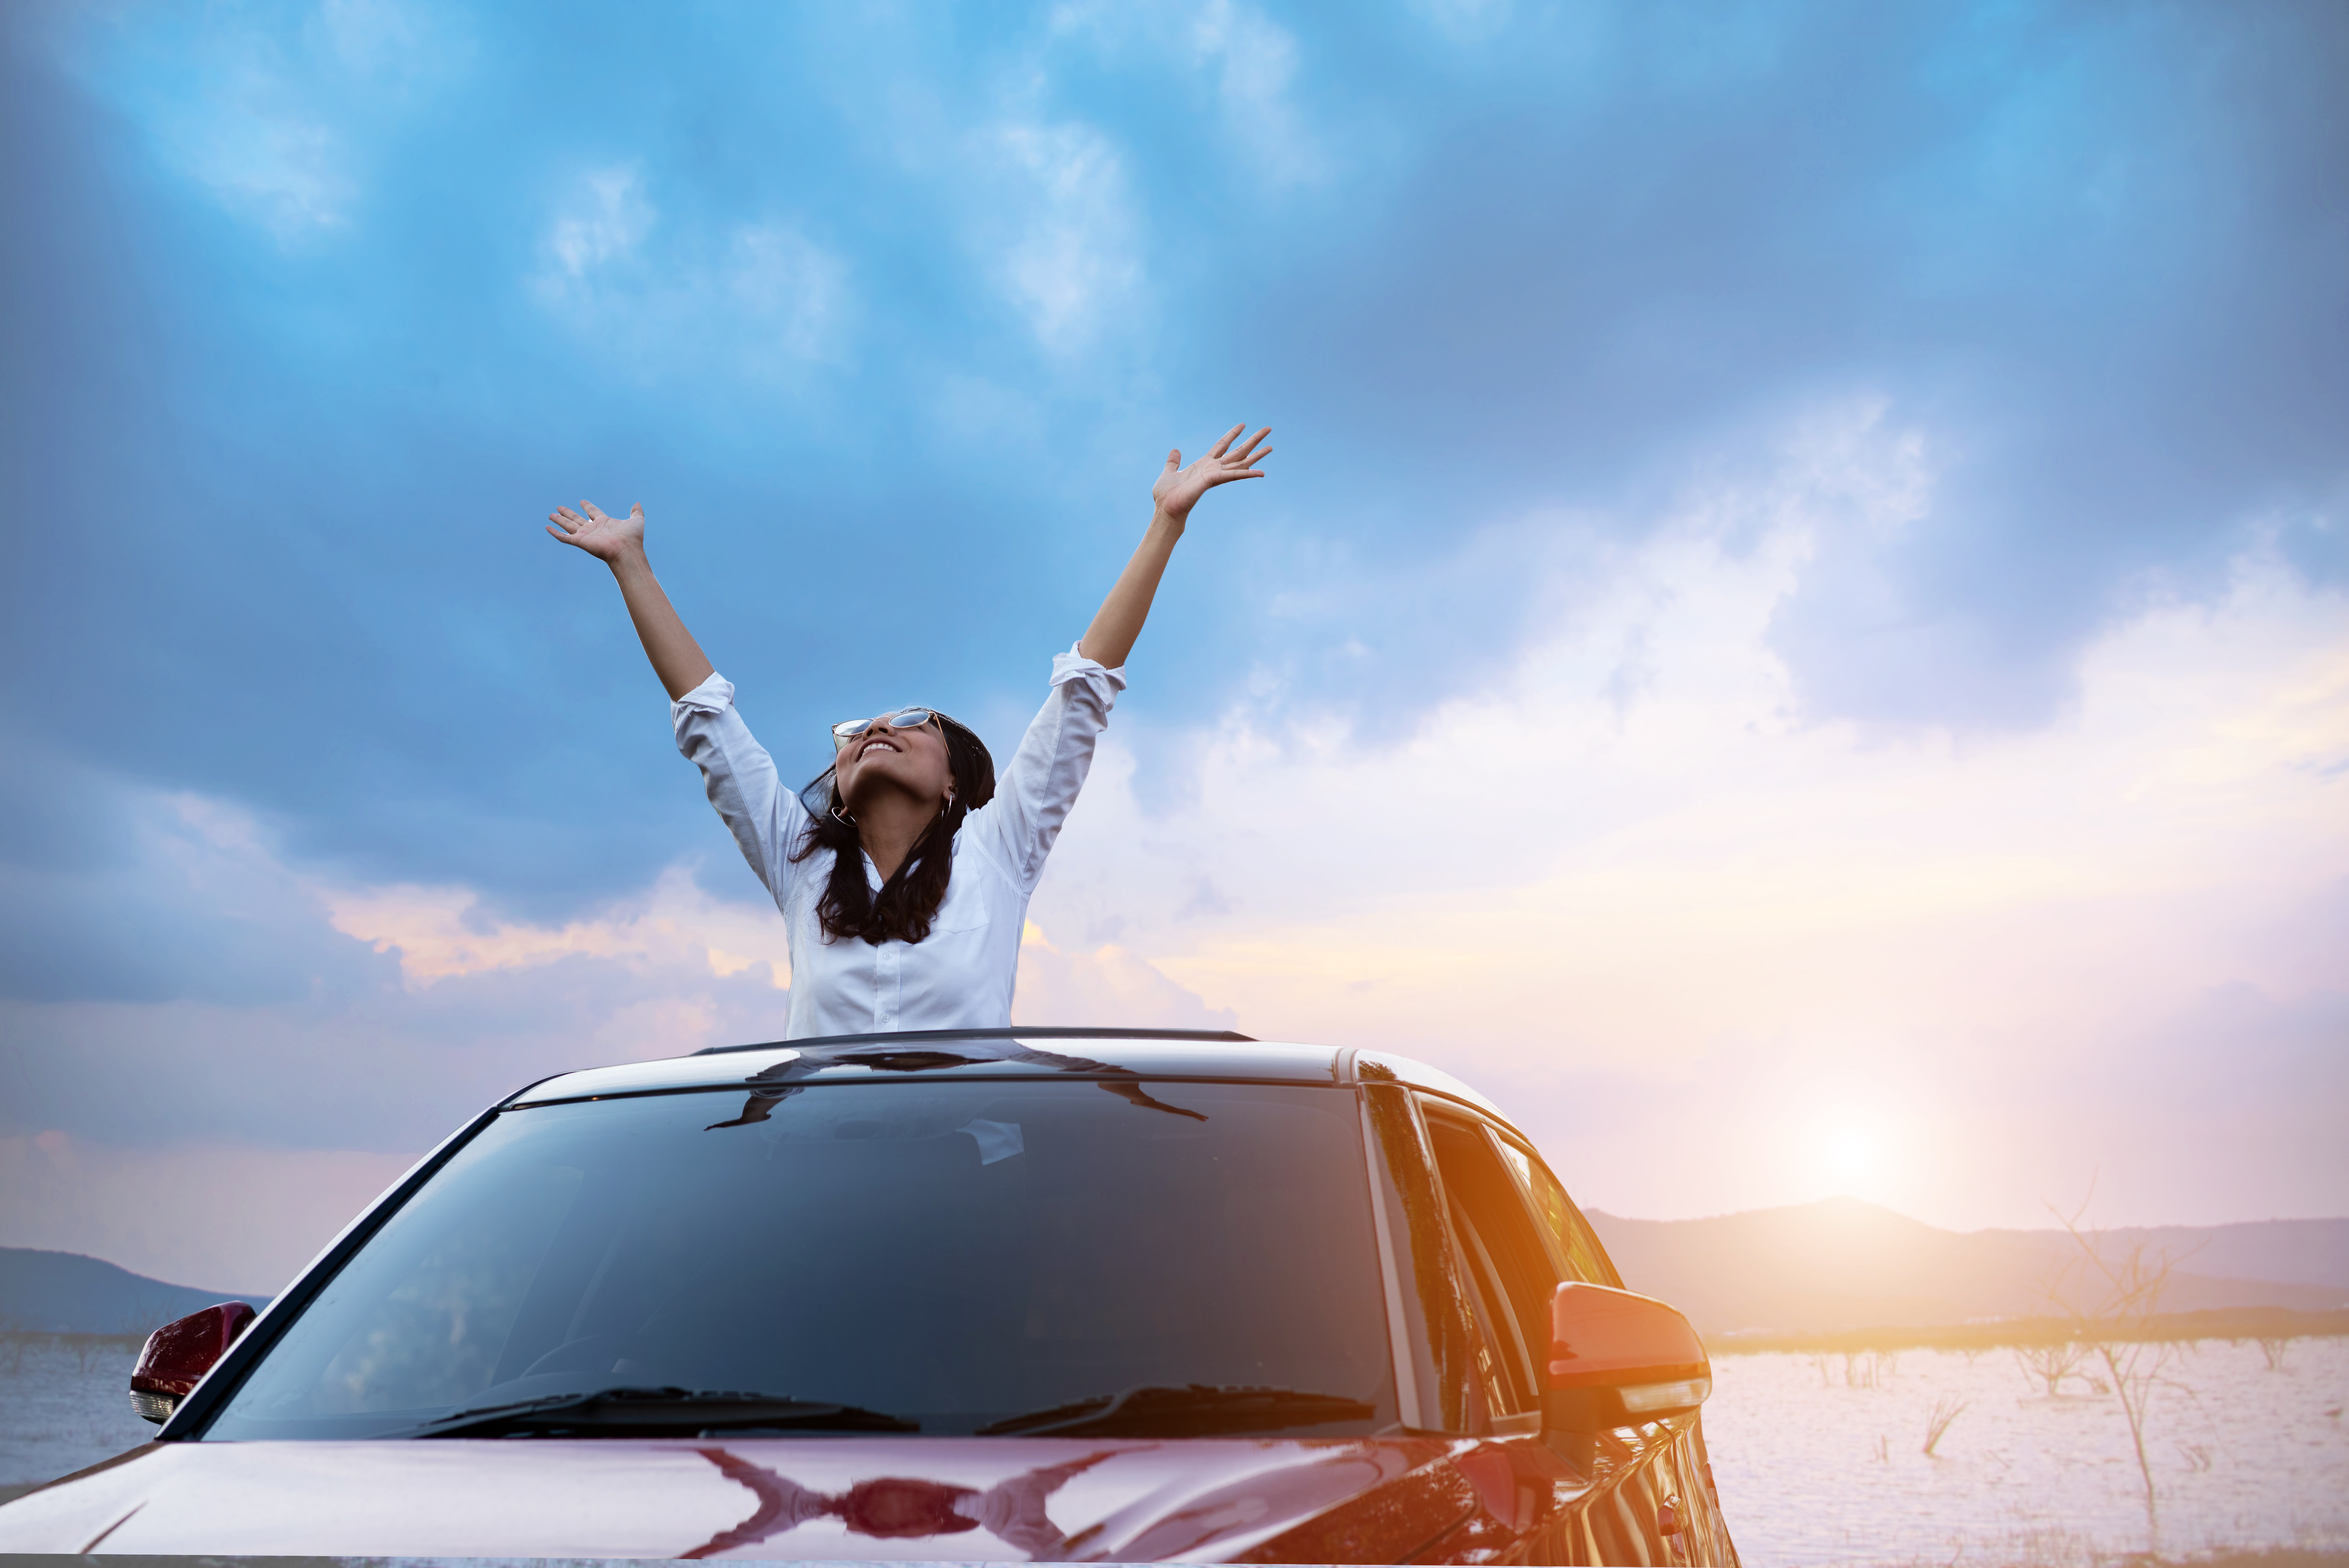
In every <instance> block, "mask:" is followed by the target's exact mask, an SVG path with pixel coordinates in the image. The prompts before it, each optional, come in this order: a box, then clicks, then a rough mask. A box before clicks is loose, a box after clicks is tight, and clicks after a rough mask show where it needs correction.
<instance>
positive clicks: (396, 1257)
mask: <svg viewBox="0 0 2349 1568" xmlns="http://www.w3.org/2000/svg"><path fill="white" fill-rule="evenodd" d="M790 1065H791V1064H783V1066H785V1067H789V1066H790ZM762 1076H765V1075H762ZM783 1076H784V1075H782V1074H780V1073H779V1074H777V1075H774V1076H772V1077H768V1078H767V1080H766V1081H765V1082H761V1083H756V1084H754V1085H750V1094H749V1097H748V1103H744V1102H740V1101H735V1100H734V1099H733V1098H732V1097H731V1096H732V1095H733V1094H739V1093H741V1092H742V1091H741V1090H740V1089H737V1090H734V1091H731V1092H730V1093H727V1094H725V1095H723V1096H720V1095H719V1094H711V1093H689V1094H677V1095H658V1096H644V1097H641V1098H634V1099H618V1100H605V1101H598V1102H587V1103H574V1104H568V1105H553V1106H539V1107H534V1108H530V1109H524V1110H519V1111H509V1112H506V1113H504V1114H502V1115H501V1116H498V1117H497V1118H496V1120H494V1121H493V1122H492V1124H491V1125H490V1126H489V1127H487V1128H485V1129H484V1130H483V1131H482V1132H481V1134H480V1135H479V1136H478V1137H476V1138H475V1139H474V1140H473V1141H472V1143H471V1144H470V1145H469V1146H468V1147H466V1148H465V1149H464V1150H462V1151H461V1152H460V1154H459V1155H458V1156H457V1157H456V1158H454V1159H452V1160H451V1161H450V1164H449V1165H448V1166H447V1167H445V1168H443V1169H442V1170H441V1171H440V1173H438V1174H437V1175H436V1176H435V1177H434V1178H433V1179H432V1180H431V1181H430V1182H429V1184H428V1185H427V1186H426V1187H425V1188H424V1189H423V1190H422V1191H421V1192H420V1193H419V1194H418V1196H417V1197H416V1198H415V1199H412V1200H411V1201H410V1202H409V1204H408V1206H407V1207H406V1208H405V1209H404V1210H402V1211H401V1212H400V1213H398V1215H396V1216H394V1217H393V1218H392V1219H391V1220H390V1221H389V1222H388V1223H387V1224H386V1225H385V1227H384V1228H383V1229H382V1230H381V1231H378V1233H377V1234H376V1235H375V1236H374V1237H373V1238H372V1239H371V1240H370V1241H368V1243H367V1246H366V1247H365V1248H363V1249H362V1250H361V1251H360V1252H359V1253H358V1255H357V1257H356V1258H354V1259H353V1260H352V1262H350V1263H349V1264H348V1265H347V1266H346V1267H345V1269H344V1270H343V1272H342V1273H341V1274H340V1275H339V1276H338V1277H337V1278H336V1279H335V1280H334V1281H333V1282H331V1283H330V1284H329V1285H328V1286H327V1287H326V1290H325V1291H324V1292H322V1293H320V1295H319V1297H318V1298H317V1299H316V1301H314V1302H313V1303H311V1304H310V1305H309V1307H308V1308H307V1309H305V1312H304V1313H303V1314H302V1315H301V1316H300V1317H299V1318H298V1319H297V1320H296V1321H295V1323H293V1324H291V1325H290V1326H289V1327H288V1328H287V1330H286V1331H285V1334H283V1335H282V1336H281V1337H280V1338H279V1339H278V1340H277V1341H276V1343H275V1344H274V1345H271V1346H270V1347H269V1350H268V1352H267V1353H266V1355H264V1357H263V1359H262V1360H261V1361H260V1363H259V1364H258V1365H257V1366H256V1367H255V1368H254V1371H253V1372H252V1373H251V1374H250V1375H249V1376H247V1378H246V1379H245V1381H244V1383H243V1386H242V1387H240V1388H239V1389H238V1390H237V1391H236V1392H235V1393H234V1394H233V1396H232V1397H230V1399H229V1400H228V1401H227V1402H226V1404H225V1405H224V1406H223V1407H222V1412H221V1414H220V1415H219V1417H217V1418H216V1419H215V1420H214V1421H213V1423H212V1426H211V1427H210V1428H209V1429H208V1430H207V1431H206V1432H205V1434H204V1436H206V1437H207V1438H264V1437H266V1438H347V1437H374V1436H388V1435H393V1434H396V1433H398V1432H402V1431H408V1430H413V1429H414V1428H417V1427H418V1426H419V1425H421V1424H423V1423H425V1422H429V1421H431V1420H434V1419H436V1418H439V1417H445V1416H447V1415H449V1414H450V1412H452V1411H455V1410H459V1409H461V1408H471V1407H483V1406H492V1405H501V1404H505V1403H510V1402H517V1401H525V1400H535V1399H541V1398H554V1397H563V1396H575V1395H579V1394H582V1393H590V1392H594V1391H595V1390H598V1389H604V1388H610V1387H615V1386H633V1387H637V1388H663V1387H667V1388H676V1389H746V1390H759V1391H761V1392H762V1393H763V1394H765V1395H767V1396H770V1397H774V1398H777V1399H796V1400H801V1401H808V1402H821V1403H829V1404H835V1405H843V1406H852V1407H863V1408H864V1409H866V1410H872V1411H885V1412H887V1413H889V1415H891V1416H893V1417H904V1418H905V1419H908V1420H911V1421H915V1422H916V1423H918V1425H919V1427H920V1429H922V1430H923V1431H926V1432H969V1431H972V1430H974V1429H975V1428H978V1427H981V1426H984V1425H986V1424H987V1423H988V1422H989V1421H993V1420H999V1419H1001V1418H1003V1417H1009V1416H1013V1415H1017V1414H1019V1413H1021V1412H1026V1411H1034V1410H1040V1409H1049V1408H1050V1407H1054V1406H1057V1405H1061V1404H1067V1403H1071V1402H1074V1401H1080V1400H1084V1399H1088V1398H1092V1397H1098V1396H1099V1395H1101V1394H1102V1391H1104V1390H1113V1389H1120V1388H1133V1387H1135V1386H1162V1387H1164V1386H1171V1387H1175V1388H1183V1387H1187V1386H1192V1385H1203V1386H1209V1387H1230V1388H1239V1387H1254V1388H1259V1389H1262V1388H1295V1389H1303V1390H1310V1391H1314V1392H1317V1393H1322V1394H1327V1395H1328V1396H1330V1397H1333V1398H1334V1399H1336V1400H1339V1401H1360V1402H1361V1405H1362V1406H1363V1407H1367V1411H1368V1413H1367V1414H1365V1415H1362V1416H1361V1417H1359V1418H1356V1419H1351V1420H1349V1421H1345V1422H1340V1423H1335V1424H1331V1423H1330V1422H1328V1421H1327V1420H1326V1418H1325V1419H1324V1420H1322V1421H1319V1422H1311V1423H1300V1425H1299V1430H1300V1431H1309V1432H1311V1433H1312V1434H1313V1435H1316V1436H1343V1435H1348V1434H1350V1433H1355V1432H1361V1431H1368V1430H1371V1429H1374V1428H1376V1427H1377V1426H1379V1425H1382V1424H1386V1423H1391V1422H1392V1420H1393V1419H1394V1414H1393V1396H1392V1373H1391V1368H1390V1364H1389V1359H1388V1351H1387V1338H1386V1325H1385V1322H1384V1318H1383V1315H1382V1312H1381V1287H1380V1283H1379V1274H1378V1269H1377V1260H1376V1256H1375V1252H1374V1243H1373V1241H1372V1231H1371V1217H1370V1195H1369V1189H1368V1184H1367V1181H1366V1179H1365V1174H1364V1165H1363V1160H1362V1153H1361V1142H1360V1137H1361V1134H1360V1122H1359V1119H1358V1118H1357V1116H1356V1114H1355V1112H1354V1108H1353V1101H1352V1096H1350V1095H1349V1094H1347V1093H1345V1092H1344V1091H1341V1090H1334V1089H1328V1090H1325V1089H1314V1088H1302V1087H1296V1086H1288V1085H1248V1084H1191V1083H1164V1082H1159V1083H1150V1084H1146V1085H1145V1084H1144V1083H1143V1082H1141V1081H1139V1080H1138V1079H1135V1078H1133V1077H1132V1076H1131V1075H1126V1076H1123V1077H1121V1078H1120V1079H1118V1080H1114V1081H1110V1082H1102V1081H1100V1080H1092V1081H1087V1080H1076V1079H1061V1080H1057V1081H1052V1080H1047V1081H1030V1080H1019V1081H1013V1082H968V1083H953V1082H943V1083H942V1082H938V1081H936V1080H931V1079H895V1080H885V1081H877V1082H876V1081H863V1082H854V1083H848V1084H839V1083H812V1084H811V1083H806V1082H789V1081H778V1080H781V1079H782V1078H783ZM1104 1089H1106V1090H1108V1091H1109V1093H1106V1094H1104V1093H1102V1090H1104ZM738 1104H739V1105H741V1107H742V1108H741V1109H740V1111H739V1112H738V1113H737V1114H735V1115H733V1116H724V1117H713V1116H711V1114H710V1112H711V1110H712V1109H713V1108H715V1107H716V1106H727V1107H731V1106H734V1105H738ZM1248 1429H1249V1430H1251V1431H1257V1432H1261V1431H1264V1430H1266V1429H1267V1428H1266V1427H1265V1426H1263V1425H1260V1424H1256V1423H1251V1424H1250V1425H1249V1428H1248Z"/></svg>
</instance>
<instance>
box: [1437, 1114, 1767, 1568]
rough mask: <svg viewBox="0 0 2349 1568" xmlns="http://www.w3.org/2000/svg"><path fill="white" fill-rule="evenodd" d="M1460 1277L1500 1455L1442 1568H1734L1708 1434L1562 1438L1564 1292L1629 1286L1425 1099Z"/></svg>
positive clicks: (1548, 1178) (1505, 1164)
mask: <svg viewBox="0 0 2349 1568" xmlns="http://www.w3.org/2000/svg"><path fill="white" fill-rule="evenodd" d="M1420 1108H1421V1111H1422V1115H1423V1118H1424V1121H1425V1125H1426V1128H1427V1138H1428V1144H1429V1147H1430V1148H1431V1150H1432V1152H1433V1157H1434V1160H1435V1165H1436V1169H1437V1174H1438V1179H1439V1182H1440V1185H1441V1187H1442V1189H1443V1199H1442V1202H1443V1209H1444V1219H1445V1222H1446V1224H1447V1225H1448V1226H1449V1227H1450V1229H1451V1231H1452V1236H1453V1243H1454V1251H1455V1256H1456V1262H1455V1269H1456V1272H1457V1274H1458V1276H1459V1277H1460V1278H1461V1280H1462V1281H1463V1282H1464V1285H1465V1287H1466V1290H1465V1293H1466V1294H1467V1295H1468V1296H1469V1297H1470V1304H1471V1306H1472V1308H1473V1315H1474V1318H1475V1333H1476V1335H1477V1337H1478V1340H1479V1342H1480V1343H1479V1345H1478V1347H1477V1351H1476V1354H1475V1364H1476V1365H1477V1366H1478V1368H1479V1370H1480V1372H1481V1373H1483V1374H1484V1384H1485V1390H1486V1399H1487V1402H1488V1404H1489V1406H1490V1408H1491V1411H1492V1417H1491V1419H1490V1421H1489V1423H1488V1429H1489V1432H1490V1437H1489V1440H1488V1441H1487V1442H1486V1443H1485V1445H1484V1446H1483V1447H1482V1448H1481V1449H1478V1450H1476V1451H1475V1452H1473V1453H1471V1454H1468V1455H1466V1456H1464V1457H1463V1459H1460V1460H1458V1461H1455V1462H1457V1463H1459V1464H1460V1466H1461V1468H1462V1469H1464V1471H1466V1472H1469V1473H1470V1480H1472V1482H1474V1483H1475V1485H1476V1488H1477V1491H1478V1494H1479V1498H1480V1500H1481V1501H1482V1502H1483V1504H1484V1508H1483V1510H1482V1513H1481V1515H1480V1517H1479V1518H1478V1519H1477V1520H1475V1521H1470V1522H1469V1523H1468V1524H1465V1525H1464V1526H1462V1527H1461V1528H1460V1529H1459V1530H1457V1531H1455V1532H1454V1535H1453V1536H1452V1537H1450V1538H1447V1539H1446V1540H1445V1541H1444V1542H1440V1543H1438V1547H1437V1550H1436V1552H1434V1553H1433V1554H1432V1555H1440V1556H1444V1557H1449V1558H1454V1559H1460V1560H1464V1559H1469V1558H1474V1559H1475V1560H1480V1561H1493V1560H1496V1559H1497V1560H1504V1561H1516V1562H1546V1563H1690V1562H1708V1563H1709V1562H1717V1561H1733V1553H1732V1552H1730V1551H1729V1550H1728V1548H1727V1538H1726V1535H1725V1534H1724V1533H1723V1532H1721V1531H1719V1529H1718V1528H1717V1523H1718V1513H1717V1511H1716V1510H1715V1509H1714V1507H1713V1500H1712V1497H1711V1493H1710V1488H1709V1486H1707V1485H1706V1484H1705V1480H1704V1477H1703V1472H1702V1450H1701V1449H1700V1448H1699V1447H1698V1446H1697V1445H1698V1442H1699V1439H1698V1438H1697V1437H1696V1432H1695V1425H1696V1424H1695V1421H1694V1420H1693V1418H1688V1419H1683V1420H1681V1421H1678V1422H1670V1423H1664V1422H1658V1423H1650V1424H1649V1425H1647V1426H1644V1427H1640V1428H1624V1429H1621V1430H1619V1431H1616V1432H1613V1433H1609V1434H1606V1435H1604V1436H1602V1437H1599V1438H1595V1439H1592V1440H1589V1441H1588V1442H1586V1443H1582V1444H1578V1445H1577V1444H1568V1443H1564V1442H1562V1441H1559V1440H1557V1439H1554V1438H1546V1437H1545V1436H1544V1435H1543V1432H1542V1429H1541V1396H1542V1389H1543V1386H1544V1376H1545V1371H1546V1368H1547V1361H1548V1353H1549V1303H1550V1297H1551V1294H1552V1293H1553V1292H1554V1291H1555V1290H1556V1289H1557V1285H1558V1283H1559V1282H1561V1281H1563V1280H1583V1281H1587V1282H1591V1283H1596V1284H1607V1285H1615V1284H1619V1279H1618V1278H1617V1276H1616V1274H1615V1271H1614V1268H1613V1266H1612V1264H1611V1263H1609V1262H1608V1259H1607V1256H1606V1253H1605V1251H1603V1250H1602V1249H1601V1248H1600V1247H1599V1244H1598V1241H1597V1238H1596V1237H1595V1236H1593V1235H1592V1234H1591V1232H1590V1230H1589V1227H1588V1223H1587V1222H1586V1221H1584V1220H1583V1219H1582V1216H1581V1214H1580V1212H1579V1211H1578V1210H1576V1209H1575V1208H1574V1205H1573V1202H1572V1200H1571V1199H1568V1197H1567V1194H1566V1189H1564V1187H1563V1186H1561V1185H1559V1184H1558V1182H1557V1179H1556V1178H1555V1177H1554V1176H1552V1175H1550V1173H1549V1171H1548V1169H1547V1168H1546V1167H1544V1166H1543V1165H1542V1164H1541V1162H1540V1160H1539V1159H1538V1158H1537V1157H1536V1156H1535V1155H1534V1153H1533V1151H1532V1149H1531V1148H1530V1147H1527V1146H1526V1145H1525V1144H1524V1143H1523V1141H1522V1140H1520V1139H1518V1138H1517V1137H1516V1136H1515V1135H1514V1133H1512V1132H1509V1131H1506V1130H1505V1129H1503V1128H1502V1127H1498V1126H1497V1125H1495V1123H1493V1122H1492V1121H1490V1120H1488V1119H1487V1118H1485V1117H1484V1116H1479V1115H1477V1114H1475V1113H1474V1112H1472V1111H1469V1110H1467V1109H1466V1108H1465V1107H1463V1106H1458V1105H1456V1104H1454V1103H1452V1102H1449V1101H1444V1100H1440V1099H1437V1098H1434V1097H1433V1096H1422V1099H1421V1106H1420Z"/></svg>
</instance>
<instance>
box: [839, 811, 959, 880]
mask: <svg viewBox="0 0 2349 1568" xmlns="http://www.w3.org/2000/svg"><path fill="white" fill-rule="evenodd" d="M940 810H941V805H940V804H939V803H938V802H936V801H924V800H916V799H914V798H913V797H912V796H910V795H904V794H895V793H894V792H893V793H891V794H885V795H883V796H881V797H880V798H879V799H878V800H874V801H871V802H868V803H867V804H866V805H865V808H864V810H863V811H860V812H858V813H857V814H856V837H857V841H858V842H859V843H860V844H862V845H863V846H864V853H865V855H866V856H867V857H870V858H871V860H872V862H873V868H874V870H876V871H878V872H880V873H881V880H883V881H884V882H886V881H887V880H888V879H889V878H890V877H895V875H896V874H897V870H898V867H902V866H904V865H905V857H907V856H908V855H911V854H912V853H913V852H914V846H915V845H916V844H918V843H920V842H921V840H922V835H923V834H925V833H927V832H928V831H929V830H930V824H931V823H933V822H935V821H936V820H937V817H938V813H939V811H940Z"/></svg>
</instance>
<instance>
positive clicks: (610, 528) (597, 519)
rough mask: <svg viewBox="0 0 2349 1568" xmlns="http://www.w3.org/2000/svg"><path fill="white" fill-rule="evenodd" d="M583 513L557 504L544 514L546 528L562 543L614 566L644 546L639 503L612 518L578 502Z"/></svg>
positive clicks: (586, 503)
mask: <svg viewBox="0 0 2349 1568" xmlns="http://www.w3.org/2000/svg"><path fill="white" fill-rule="evenodd" d="M580 505H581V506H582V507H583V508H585V512H586V515H585V516H584V517H583V516H581V515H580V514H578V513H576V512H574V511H573V510H571V508H570V507H568V506H558V507H556V508H555V509H554V511H553V512H551V513H549V514H547V519H546V520H547V522H548V524H551V526H549V527H548V529H547V530H546V531H547V532H548V533H550V534H552V535H554V536H555V537H556V538H558V539H560V540H562V541H563V542H564V544H566V545H577V546H578V547H579V548H581V549H583V550H585V551H586V552H587V553H588V554H589V555H591V556H595V558H596V559H597V560H599V561H602V562H603V563H605V565H606V566H617V565H619V562H620V557H622V556H626V555H628V554H630V553H632V552H633V553H635V554H636V555H642V554H643V553H644V548H645V508H644V504H643V503H642V502H638V503H637V504H636V505H634V506H631V507H629V508H628V514H627V515H626V517H614V516H611V515H608V514H605V513H604V512H601V511H598V510H597V509H596V506H595V503H594V502H592V501H583V502H581V503H580Z"/></svg>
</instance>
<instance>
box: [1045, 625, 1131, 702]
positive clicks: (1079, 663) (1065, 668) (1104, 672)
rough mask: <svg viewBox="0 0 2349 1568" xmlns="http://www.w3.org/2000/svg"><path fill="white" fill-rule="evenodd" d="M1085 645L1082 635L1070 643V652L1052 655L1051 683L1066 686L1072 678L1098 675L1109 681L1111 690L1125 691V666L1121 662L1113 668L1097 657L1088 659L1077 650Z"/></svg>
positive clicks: (1086, 677) (1079, 678)
mask: <svg viewBox="0 0 2349 1568" xmlns="http://www.w3.org/2000/svg"><path fill="white" fill-rule="evenodd" d="M1084 645H1085V639H1083V638H1079V639H1077V640H1076V641H1074V642H1072V643H1071V644H1069V651H1068V652H1066V653H1056V654H1054V655H1052V680H1051V682H1050V683H1051V684H1052V685H1054V686H1065V685H1067V684H1068V683H1069V682H1070V681H1071V680H1088V679H1090V678H1092V677H1093V676H1096V675H1098V676H1100V677H1102V679H1103V680H1107V681H1108V682H1109V689H1110V690H1111V691H1124V690H1125V666H1124V665H1123V664H1121V665H1119V666H1118V667H1117V668H1116V669H1115V670H1112V669H1110V668H1109V667H1108V666H1107V665H1104V664H1103V663H1102V662H1101V660H1099V659H1087V658H1086V657H1085V656H1084V655H1083V654H1081V653H1079V652H1078V651H1077V649H1081V648H1082V647H1083V646H1084Z"/></svg>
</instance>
